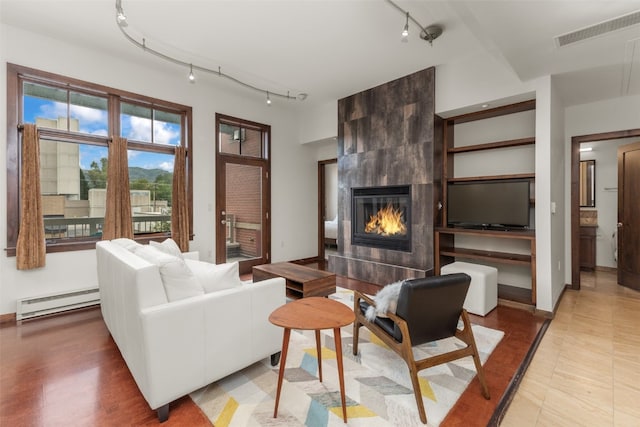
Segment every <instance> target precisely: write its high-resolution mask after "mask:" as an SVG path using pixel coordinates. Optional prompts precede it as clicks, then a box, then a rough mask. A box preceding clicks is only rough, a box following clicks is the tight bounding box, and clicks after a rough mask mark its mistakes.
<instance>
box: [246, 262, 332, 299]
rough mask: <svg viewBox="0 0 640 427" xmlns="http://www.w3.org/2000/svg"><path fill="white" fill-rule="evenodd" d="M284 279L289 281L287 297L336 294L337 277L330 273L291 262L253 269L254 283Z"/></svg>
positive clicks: (258, 266)
mask: <svg viewBox="0 0 640 427" xmlns="http://www.w3.org/2000/svg"><path fill="white" fill-rule="evenodd" d="M274 277H283V278H284V279H285V280H286V281H287V297H289V298H291V299H299V298H306V297H326V296H329V295H331V294H333V293H335V292H336V275H335V273H330V272H328V271H322V270H317V269H315V268H310V267H305V266H304V265H298V264H293V263H291V262H277V263H275V264H264V265H257V266H255V267H253V281H254V282H259V281H261V280H267V279H272V278H274Z"/></svg>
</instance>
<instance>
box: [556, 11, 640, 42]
mask: <svg viewBox="0 0 640 427" xmlns="http://www.w3.org/2000/svg"><path fill="white" fill-rule="evenodd" d="M636 24H640V11H637V12H632V13H630V14H628V15H624V16H619V17H617V18H613V19H610V20H608V21H604V22H601V23H599V24H596V25H592V26H590V27H586V28H583V29H581V30H578V31H573V32H571V33H567V34H563V35H561V36H558V37H556V38H555V41H556V44H557V45H558V47H562V46H566V45H568V44H571V43H575V42H579V41H582V40H586V39H590V38H592V37H597V36H601V35H603V34H606V33H610V32H612V31H616V30H621V29H623V28H627V27H630V26H632V25H636Z"/></svg>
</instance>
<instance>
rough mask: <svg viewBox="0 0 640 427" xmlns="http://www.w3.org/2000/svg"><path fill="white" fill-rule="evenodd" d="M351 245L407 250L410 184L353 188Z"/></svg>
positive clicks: (409, 246)
mask: <svg viewBox="0 0 640 427" xmlns="http://www.w3.org/2000/svg"><path fill="white" fill-rule="evenodd" d="M351 203H352V210H351V214H352V221H351V226H352V232H351V243H352V244H353V245H360V246H370V247H375V248H382V249H391V250H397V251H405V252H410V251H411V187H410V186H408V185H401V186H387V187H366V188H353V189H352V193H351Z"/></svg>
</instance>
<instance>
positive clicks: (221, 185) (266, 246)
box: [215, 114, 271, 274]
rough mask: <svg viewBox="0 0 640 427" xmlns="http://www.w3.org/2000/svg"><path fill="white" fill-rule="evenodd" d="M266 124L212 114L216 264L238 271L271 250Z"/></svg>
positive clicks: (267, 256) (266, 259)
mask: <svg viewBox="0 0 640 427" xmlns="http://www.w3.org/2000/svg"><path fill="white" fill-rule="evenodd" d="M270 138H271V127H270V126H268V125H263V124H260V123H254V122H250V121H247V120H243V119H238V118H235V117H230V116H225V115H222V114H216V215H215V218H216V263H217V264H221V263H225V262H238V264H239V270H240V274H247V273H250V272H251V268H252V267H253V266H254V265H260V264H266V263H268V262H269V259H270V252H271V221H270V217H269V212H270V211H271V194H270V185H269V176H270V167H271V166H270V156H269V142H270Z"/></svg>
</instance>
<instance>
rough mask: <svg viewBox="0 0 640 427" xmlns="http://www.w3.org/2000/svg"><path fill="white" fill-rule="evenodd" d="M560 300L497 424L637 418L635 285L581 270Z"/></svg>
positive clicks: (639, 342)
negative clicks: (577, 287) (578, 282)
mask: <svg viewBox="0 0 640 427" xmlns="http://www.w3.org/2000/svg"><path fill="white" fill-rule="evenodd" d="M581 282H582V284H581V286H582V289H581V290H580V291H572V290H568V291H566V292H565V294H564V295H563V297H562V300H561V301H560V306H559V309H558V312H557V313H556V316H555V318H554V320H553V321H552V322H551V325H550V326H549V329H548V330H547V332H546V334H545V335H544V338H543V339H542V342H541V343H540V346H539V347H538V350H537V352H536V354H535V356H534V358H533V360H532V362H531V365H530V366H529V369H528V370H527V372H526V374H525V376H524V378H523V380H522V383H521V385H520V388H519V389H518V391H517V393H516V394H515V397H514V398H513V401H512V403H511V405H510V407H509V409H508V410H507V413H506V415H505V417H504V419H503V422H502V424H501V425H502V426H517V427H527V426H576V425H583V426H639V425H640V405H639V403H640V292H637V291H634V290H631V289H628V288H625V287H622V286H619V285H618V284H617V283H616V276H615V273H611V272H602V271H596V272H594V273H584V272H583V273H582V274H581Z"/></svg>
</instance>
